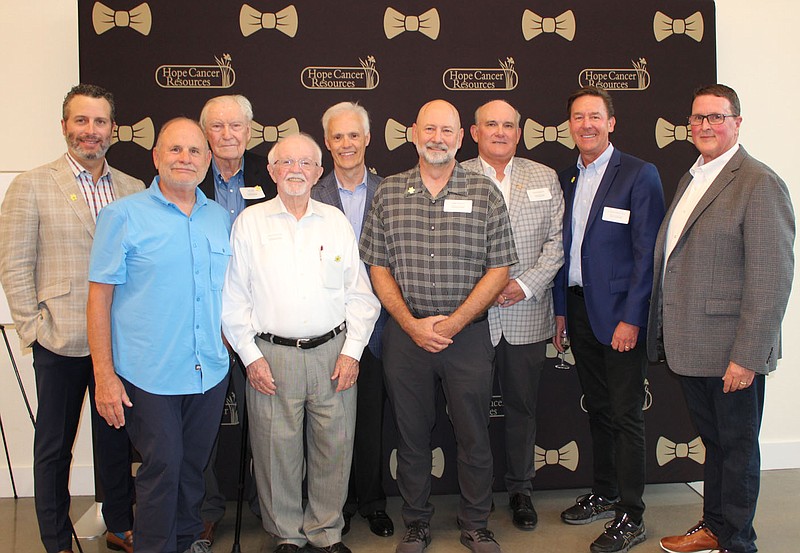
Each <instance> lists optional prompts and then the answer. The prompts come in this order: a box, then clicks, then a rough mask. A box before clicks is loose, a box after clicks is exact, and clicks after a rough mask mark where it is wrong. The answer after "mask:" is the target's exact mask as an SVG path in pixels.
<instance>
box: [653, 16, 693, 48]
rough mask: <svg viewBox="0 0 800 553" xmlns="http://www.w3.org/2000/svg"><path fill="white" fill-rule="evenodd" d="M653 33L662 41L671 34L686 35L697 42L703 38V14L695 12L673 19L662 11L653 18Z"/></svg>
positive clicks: (657, 39)
mask: <svg viewBox="0 0 800 553" xmlns="http://www.w3.org/2000/svg"><path fill="white" fill-rule="evenodd" d="M653 34H654V35H656V41H657V42H661V41H662V40H664V39H665V38H667V37H668V36H670V35H686V36H688V37H691V38H693V39H694V40H696V41H697V42H700V41H701V40H703V14H701V13H700V12H694V13H693V14H692V15H690V16H689V17H687V18H686V19H672V18H671V17H669V16H668V15H666V14H664V13H662V12H656V15H655V17H654V18H653Z"/></svg>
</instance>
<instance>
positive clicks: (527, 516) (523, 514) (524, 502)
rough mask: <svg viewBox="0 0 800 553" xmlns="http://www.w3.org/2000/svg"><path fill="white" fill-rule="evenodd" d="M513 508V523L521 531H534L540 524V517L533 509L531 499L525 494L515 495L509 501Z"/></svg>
mask: <svg viewBox="0 0 800 553" xmlns="http://www.w3.org/2000/svg"><path fill="white" fill-rule="evenodd" d="M509 505H510V506H511V513H512V516H511V522H513V523H514V526H516V527H517V528H518V529H519V530H533V529H534V528H536V525H537V524H538V523H539V516H538V515H537V514H536V510H535V509H534V508H533V503H532V502H531V497H530V496H529V495H525V494H524V493H515V494H514V495H512V496H511V499H510V500H509Z"/></svg>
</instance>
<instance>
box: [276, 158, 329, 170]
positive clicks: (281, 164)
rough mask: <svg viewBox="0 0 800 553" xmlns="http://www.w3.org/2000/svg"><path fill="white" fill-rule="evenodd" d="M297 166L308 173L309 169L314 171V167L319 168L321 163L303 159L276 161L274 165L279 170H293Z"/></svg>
mask: <svg viewBox="0 0 800 553" xmlns="http://www.w3.org/2000/svg"><path fill="white" fill-rule="evenodd" d="M295 163H296V164H297V165H298V166H299V167H300V169H301V170H303V171H308V170H309V169H313V168H314V167H319V163H317V162H316V161H314V160H313V159H308V158H303V159H291V158H287V159H276V160H275V161H274V162H273V163H272V165H273V166H275V167H277V168H279V169H291V168H292V167H294V164H295Z"/></svg>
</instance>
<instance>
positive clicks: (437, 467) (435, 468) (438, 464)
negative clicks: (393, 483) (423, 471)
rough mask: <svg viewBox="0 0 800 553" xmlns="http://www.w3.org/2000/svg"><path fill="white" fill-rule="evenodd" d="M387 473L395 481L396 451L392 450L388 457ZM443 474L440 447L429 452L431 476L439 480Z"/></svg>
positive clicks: (442, 458) (442, 455) (442, 452)
mask: <svg viewBox="0 0 800 553" xmlns="http://www.w3.org/2000/svg"><path fill="white" fill-rule="evenodd" d="M389 472H390V473H391V475H392V478H393V479H394V480H397V450H396V449H393V450H392V454H391V455H390V456H389ZM443 474H444V451H443V450H442V448H441V447H437V448H436V449H434V450H432V451H431V476H435V477H436V478H441V477H442V475H443Z"/></svg>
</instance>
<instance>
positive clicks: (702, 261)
mask: <svg viewBox="0 0 800 553" xmlns="http://www.w3.org/2000/svg"><path fill="white" fill-rule="evenodd" d="M689 122H690V123H691V127H692V139H693V142H694V144H695V146H696V147H697V149H698V150H699V152H700V156H699V157H698V158H697V161H696V162H695V163H694V165H693V166H692V167H691V168H690V169H689V172H688V173H687V174H686V175H684V177H683V178H682V179H681V181H680V183H679V184H678V189H677V192H676V193H675V198H674V200H673V202H672V205H671V206H670V208H669V210H668V211H667V214H666V217H665V219H664V223H663V224H662V225H661V230H660V231H659V234H658V240H657V242H656V247H655V264H654V267H655V273H654V274H655V276H654V278H653V293H652V303H651V308H650V322H649V325H648V326H649V329H650V332H649V334H648V336H647V351H648V355H649V356H650V358H651V359H653V360H656V359H658V358H662V359H663V357H664V355H666V360H667V363H668V364H669V367H670V369H672V371H673V372H675V373H677V374H678V375H680V381H681V384H682V386H683V391H684V395H685V397H686V403H687V405H688V407H689V412H690V413H691V416H692V420H693V421H694V424H695V426H696V427H697V430H698V432H699V433H700V437H701V438H702V439H703V443H704V445H705V447H706V462H705V479H704V482H705V487H704V496H703V518H702V519H701V521H700V523H699V524H698V525H696V526H695V527H694V528H692V529H690V530H689V531H688V532H687V533H686V534H685V535H682V536H670V537H667V538H663V539H662V540H661V547H662V549H664V550H665V551H672V552H681V553H683V552H689V551H706V550H718V549H719V550H721V551H736V552H739V553H750V552H752V551H756V546H755V539H756V534H755V531H754V530H753V517H754V515H755V510H756V501H757V498H758V489H759V469H760V453H759V446H758V433H759V429H760V427H761V415H762V410H763V406H764V380H765V375H766V374H768V373H769V372H771V371H773V370H774V369H775V367H776V364H777V360H778V358H779V357H780V354H781V351H780V348H781V344H780V339H781V320H782V319H783V314H784V312H785V310H786V303H787V301H788V298H789V291H790V289H791V284H792V275H793V271H794V256H793V251H792V248H793V243H794V235H795V225H794V213H793V211H792V204H791V200H790V198H789V191H788V189H787V187H786V184H785V183H784V182H783V181H782V180H781V178H780V177H779V176H778V175H776V174H775V172H773V171H772V169H770V168H769V167H767V166H766V165H764V164H763V163H761V162H759V161H757V160H756V159H754V158H752V157H751V156H750V155H748V153H747V152H746V151H745V150H744V148H743V147H741V146H740V145H739V142H738V138H739V126H740V124H741V122H742V117H741V108H740V104H739V98H738V96H737V94H736V92H735V91H734V90H733V89H731V88H729V87H727V86H725V85H721V84H715V85H710V86H706V87H703V88H700V89H698V90H697V91H695V93H694V101H693V103H692V112H691V115H690V116H689Z"/></svg>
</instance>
